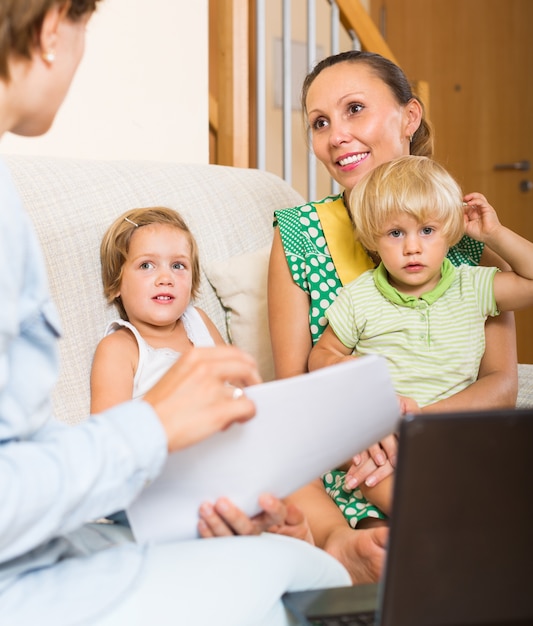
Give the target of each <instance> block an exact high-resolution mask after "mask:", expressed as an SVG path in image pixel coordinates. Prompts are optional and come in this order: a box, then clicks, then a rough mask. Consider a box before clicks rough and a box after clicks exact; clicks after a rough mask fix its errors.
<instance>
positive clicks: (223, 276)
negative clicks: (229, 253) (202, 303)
mask: <svg viewBox="0 0 533 626" xmlns="http://www.w3.org/2000/svg"><path fill="white" fill-rule="evenodd" d="M269 258H270V246H269V245H268V246H264V247H263V248H260V249H259V250H256V251H254V252H248V253H246V254H239V255H236V256H233V257H230V258H229V259H225V260H221V261H210V262H209V263H207V264H206V265H205V266H204V270H205V273H206V276H207V278H208V280H209V282H210V283H211V285H212V286H213V287H214V289H215V291H216V294H217V296H218V297H219V298H220V300H221V302H222V305H223V306H224V308H225V310H226V328H227V333H228V337H229V340H230V342H231V343H233V344H235V345H236V346H239V347H240V348H242V349H243V350H246V351H247V352H249V353H250V354H251V355H253V356H254V357H255V359H256V361H257V363H258V366H259V371H260V373H261V376H262V377H263V380H264V381H268V380H273V379H274V365H273V362H272V348H271V347H270V332H269V329H268V310H267V275H268V259H269Z"/></svg>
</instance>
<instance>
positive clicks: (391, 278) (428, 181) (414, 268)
mask: <svg viewBox="0 0 533 626" xmlns="http://www.w3.org/2000/svg"><path fill="white" fill-rule="evenodd" d="M464 201H465V202H464V203H463V197H462V193H461V190H460V188H459V186H458V185H457V183H456V182H455V181H454V180H453V178H452V177H451V176H450V175H449V174H448V173H447V172H446V171H445V170H444V168H442V167H441V166H440V165H438V164H437V163H435V162H434V161H432V160H430V159H428V158H426V157H416V156H406V157H401V158H399V159H396V160H394V161H391V162H389V163H385V164H383V165H380V166H378V167H376V168H375V169H374V170H373V171H372V172H371V173H369V174H368V175H367V176H365V178H364V179H362V180H361V181H360V183H359V184H358V185H357V187H356V188H355V189H354V190H353V191H352V194H351V195H350V210H351V214H352V217H353V222H354V226H355V232H356V234H357V237H358V239H359V241H360V242H361V243H362V245H363V246H364V247H365V248H367V249H368V250H369V251H370V252H372V253H376V254H377V255H378V256H379V258H380V259H381V263H380V264H379V266H378V267H377V268H376V269H375V270H369V271H368V272H365V273H364V274H363V275H361V276H360V277H359V278H357V279H356V280H355V281H353V282H351V283H349V284H348V285H346V287H344V288H343V289H342V291H341V293H340V294H339V296H338V298H337V299H336V300H335V302H334V303H333V304H332V305H331V306H330V307H329V309H328V310H327V311H326V317H327V319H328V321H329V325H328V327H327V328H326V330H325V331H324V333H323V335H322V336H321V338H320V339H319V340H318V342H317V343H316V345H315V346H314V347H313V349H312V351H311V354H310V356H309V369H310V370H313V369H317V368H319V367H324V366H327V365H331V364H333V363H337V362H339V361H342V360H345V359H348V358H352V357H353V356H354V355H355V356H361V355H364V354H370V353H379V354H383V355H384V356H385V357H386V358H387V360H388V364H389V369H390V372H391V376H392V378H393V381H394V384H395V387H396V390H397V391H398V393H399V394H400V395H401V396H403V397H402V399H401V401H402V408H403V410H404V412H405V411H416V410H419V407H423V406H426V405H428V404H431V403H434V402H437V401H438V400H440V399H443V398H447V397H449V396H451V395H453V394H456V393H458V392H459V391H461V390H462V389H464V388H466V387H468V386H469V385H471V384H472V383H473V382H474V381H475V380H476V379H477V375H478V370H479V363H480V361H481V357H482V356H483V353H484V349H485V320H486V319H487V317H488V316H495V315H498V314H499V312H500V311H510V310H517V309H520V308H525V307H527V306H531V305H533V244H532V243H530V242H529V241H527V240H525V239H524V238H522V237H520V236H519V235H518V234H516V233H514V232H512V231H510V230H509V229H507V228H505V227H504V226H502V225H501V224H500V222H499V221H498V218H497V215H496V212H495V211H494V209H493V208H492V206H490V204H489V203H488V202H487V200H486V199H485V197H484V196H482V195H481V194H479V193H471V194H468V195H467V196H465V197H464ZM463 205H464V206H463ZM465 232H466V234H467V235H468V236H470V237H472V238H474V239H476V240H478V241H482V242H483V243H485V244H486V245H488V246H490V248H491V249H492V250H494V251H495V252H496V253H497V254H499V255H500V256H501V257H502V258H503V259H504V261H506V262H507V263H509V265H510V266H511V268H512V271H510V272H499V271H498V269H497V268H495V267H492V268H491V267H482V266H478V267H473V266H468V265H461V266H459V267H453V266H452V265H451V263H450V261H449V260H448V259H447V258H446V255H447V253H448V249H449V248H450V247H451V246H453V245H454V244H455V243H456V242H457V241H458V240H459V239H460V238H461V237H462V236H463V235H464V233H465ZM389 482H390V481H389ZM338 484H339V482H338V481H337V485H338ZM383 484H384V485H385V484H386V481H383ZM335 491H336V490H335ZM384 491H385V489H384ZM386 493H387V494H388V495H387V497H386V499H385V500H384V501H381V500H380V502H376V504H378V506H380V508H382V510H384V511H385V512H388V511H389V510H390V502H389V495H390V494H389V493H388V489H387V491H386ZM376 494H377V492H376ZM337 496H338V497H339V498H341V501H340V502H339V505H341V506H342V507H343V508H344V507H345V506H349V503H348V504H347V503H346V501H345V497H346V494H342V492H340V491H339V493H338V494H337ZM374 497H375V498H376V499H379V496H378V495H375V496H374Z"/></svg>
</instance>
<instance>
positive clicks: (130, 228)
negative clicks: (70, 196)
mask: <svg viewBox="0 0 533 626" xmlns="http://www.w3.org/2000/svg"><path fill="white" fill-rule="evenodd" d="M151 224H162V225H166V226H173V227H175V228H177V229H178V230H181V231H182V232H183V233H185V234H186V235H187V238H188V239H189V244H190V248H191V278H192V284H191V298H194V297H196V295H197V294H198V290H199V288H200V257H199V254H198V244H197V243H196V239H195V238H194V236H193V234H192V232H191V231H190V229H189V227H188V226H187V224H186V222H185V220H184V219H183V218H182V217H181V215H180V214H179V213H178V212H177V211H174V210H173V209H169V208H166V207H148V208H142V209H131V211H126V212H125V213H123V214H122V215H120V216H119V217H118V218H117V219H116V220H115V221H114V222H113V223H112V224H111V226H110V227H109V228H108V229H107V231H106V232H105V234H104V236H103V238H102V243H101V244H100V264H101V271H102V284H103V287H104V296H105V298H106V300H107V303H108V304H115V305H116V307H117V309H118V311H119V313H120V316H121V317H122V319H125V320H127V319H128V316H127V314H126V311H125V310H124V307H123V306H122V302H121V301H120V299H119V298H117V297H116V294H117V293H118V292H119V291H120V283H121V281H122V272H123V269H124V263H125V262H126V259H127V257H128V252H129V248H130V242H131V238H132V237H133V234H134V233H135V232H136V231H137V229H138V228H141V227H143V226H149V225H151Z"/></svg>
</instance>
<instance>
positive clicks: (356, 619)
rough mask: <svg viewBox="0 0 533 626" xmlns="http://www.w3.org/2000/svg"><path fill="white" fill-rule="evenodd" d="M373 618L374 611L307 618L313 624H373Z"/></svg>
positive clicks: (361, 625) (357, 625)
mask: <svg viewBox="0 0 533 626" xmlns="http://www.w3.org/2000/svg"><path fill="white" fill-rule="evenodd" d="M375 620H376V614H375V612H374V611H369V612H368V613H357V614H355V615H354V614H351V615H335V616H333V615H330V616H324V617H313V618H311V619H310V620H309V623H310V624H312V625H313V626H374V625H375V623H376V621H375Z"/></svg>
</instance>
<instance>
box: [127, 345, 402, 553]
mask: <svg viewBox="0 0 533 626" xmlns="http://www.w3.org/2000/svg"><path fill="white" fill-rule="evenodd" d="M245 393H246V395H247V396H249V397H250V398H252V399H253V400H254V402H255V404H256V407H257V414H256V416H255V417H254V418H252V419H251V420H250V421H249V422H246V423H245V424H234V425H232V426H231V427H230V428H229V429H228V430H226V431H224V432H220V433H217V434H215V435H214V436H212V437H210V438H209V439H206V440H205V441H202V442H200V443H198V444H196V445H194V446H191V447H189V448H186V449H184V450H181V451H179V452H174V453H173V454H171V455H169V457H168V459H167V462H166V464H165V467H164V468H163V471H162V473H161V475H160V476H159V477H158V478H157V479H156V480H155V481H154V482H153V483H152V484H151V485H150V486H148V487H147V488H146V489H145V490H144V491H143V492H142V493H141V494H140V496H139V498H138V499H137V500H136V501H135V502H134V503H133V505H132V506H131V507H130V509H129V510H128V512H127V513H128V517H129V520H130V523H131V526H132V529H133V533H134V536H135V538H136V540H137V541H138V542H140V543H144V542H164V541H169V540H182V539H192V538H195V537H197V536H198V534H197V530H196V525H197V522H198V509H199V506H200V504H201V503H202V502H205V501H209V502H214V501H215V500H216V499H217V498H219V497H221V496H225V497H227V498H229V499H230V500H232V501H233V502H234V503H235V504H236V505H237V506H238V507H239V508H241V509H242V510H243V511H245V512H246V513H247V514H248V515H250V516H252V515H255V514H257V513H258V512H259V506H258V497H259V495H260V494H262V493H265V492H268V493H272V494H274V495H276V496H278V497H280V498H283V497H285V496H287V495H289V494H290V493H292V492H293V491H295V490H296V489H298V488H299V487H302V486H303V485H305V484H307V483H309V482H311V481H312V480H313V479H315V478H317V477H318V476H320V475H321V474H323V473H324V472H326V471H328V470H330V469H332V468H334V467H336V466H338V465H339V464H341V463H343V462H344V461H346V460H348V459H350V458H351V457H352V456H353V455H354V454H356V453H358V452H360V451H362V450H364V449H366V448H367V447H368V446H369V445H371V444H373V443H375V442H376V441H378V440H380V439H382V438H383V437H384V436H386V435H388V434H390V433H391V432H393V431H395V430H396V429H397V425H398V420H399V416H400V410H399V405H398V401H397V398H396V394H395V392H394V389H393V386H392V382H391V379H390V376H389V373H388V369H387V365H386V362H385V359H384V358H383V357H380V356H374V355H370V356H365V357H361V358H359V359H354V360H353V361H350V362H346V363H341V364H339V365H334V366H331V367H328V368H324V369H321V370H317V371H315V372H311V373H309V374H303V375H301V376H295V377H293V378H288V379H284V380H279V381H273V382H268V383H263V384H261V385H254V386H252V387H248V388H246V389H245Z"/></svg>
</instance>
